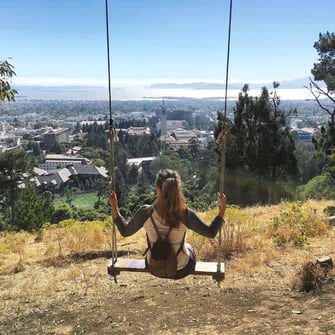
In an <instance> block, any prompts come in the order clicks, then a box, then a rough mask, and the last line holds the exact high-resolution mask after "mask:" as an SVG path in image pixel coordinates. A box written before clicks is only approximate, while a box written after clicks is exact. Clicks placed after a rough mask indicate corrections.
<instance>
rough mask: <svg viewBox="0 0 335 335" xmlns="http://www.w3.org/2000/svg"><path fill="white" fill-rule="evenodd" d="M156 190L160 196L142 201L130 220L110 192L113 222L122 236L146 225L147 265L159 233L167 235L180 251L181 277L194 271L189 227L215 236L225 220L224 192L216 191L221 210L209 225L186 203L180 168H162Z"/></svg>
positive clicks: (174, 248)
mask: <svg viewBox="0 0 335 335" xmlns="http://www.w3.org/2000/svg"><path fill="white" fill-rule="evenodd" d="M156 192H157V198H156V200H155V202H154V203H153V205H152V206H150V205H143V206H142V207H141V208H139V209H138V211H137V212H136V213H135V215H134V216H133V217H132V218H131V220H130V221H129V223H127V222H126V220H125V219H124V218H123V217H122V216H121V215H120V211H119V208H118V201H117V196H116V193H115V192H112V193H111V194H110V196H109V204H110V206H111V207H112V215H113V222H114V223H115V224H116V225H117V227H118V229H119V231H120V233H121V235H122V236H130V235H133V234H135V233H136V232H137V231H138V230H139V229H140V228H142V227H143V228H144V229H145V231H146V234H147V239H148V252H147V254H146V264H147V266H148V264H149V263H150V257H151V248H152V246H153V245H154V243H155V242H156V241H157V239H158V238H159V236H168V240H169V242H170V244H171V245H172V248H173V250H174V252H175V254H176V255H177V272H176V275H175V276H174V277H173V278H174V279H180V278H183V277H185V276H187V275H188V274H190V273H192V272H193V271H194V268H195V263H196V256H195V253H194V251H193V249H192V247H191V245H190V244H189V243H186V241H185V234H186V230H187V228H188V229H191V230H193V231H195V232H197V233H199V234H201V235H203V236H206V237H209V238H214V237H215V236H216V234H217V232H218V231H219V229H220V228H221V226H222V224H223V223H224V219H223V217H224V214H225V210H226V197H225V195H224V194H221V193H218V194H217V201H218V207H219V213H218V215H217V216H216V217H215V218H214V220H213V221H212V223H211V224H210V225H209V226H208V225H207V224H206V223H205V222H203V221H202V220H201V219H200V218H199V217H198V216H197V215H196V214H195V212H194V211H193V210H192V209H190V208H188V207H187V206H186V203H185V199H184V195H183V192H182V186H181V179H180V176H179V174H178V172H177V171H174V170H170V169H162V170H160V171H159V172H158V173H157V176H156ZM155 226H156V227H155ZM158 235H159V236H158Z"/></svg>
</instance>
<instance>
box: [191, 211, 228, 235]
mask: <svg viewBox="0 0 335 335" xmlns="http://www.w3.org/2000/svg"><path fill="white" fill-rule="evenodd" d="M185 224H186V226H187V227H188V228H189V229H191V230H193V231H195V232H196V233H198V234H200V235H203V236H205V237H209V238H214V237H215V236H216V234H217V233H218V231H219V229H220V228H221V227H222V225H223V224H224V219H223V218H222V217H221V216H219V215H217V216H216V217H215V218H214V220H213V221H212V222H211V224H210V225H207V224H206V223H205V222H204V221H203V220H201V219H200V218H199V216H198V215H197V214H195V213H194V212H193V210H192V209H188V216H187V221H186V222H185Z"/></svg>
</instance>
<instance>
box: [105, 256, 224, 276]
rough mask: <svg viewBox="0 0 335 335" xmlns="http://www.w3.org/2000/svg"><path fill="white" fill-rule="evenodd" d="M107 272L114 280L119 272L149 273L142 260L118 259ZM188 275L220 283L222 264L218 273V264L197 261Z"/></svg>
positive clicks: (222, 274)
mask: <svg viewBox="0 0 335 335" xmlns="http://www.w3.org/2000/svg"><path fill="white" fill-rule="evenodd" d="M107 270H108V274H110V275H111V276H113V277H114V278H115V277H116V276H117V275H119V274H120V273H121V272H149V271H148V269H147V268H146V266H145V260H144V259H143V258H141V259H137V258H118V259H117V260H116V262H115V263H114V264H113V260H111V261H110V263H109V265H108V267H107ZM190 274H192V275H200V276H212V278H213V279H215V280H216V281H222V280H223V279H224V276H225V267H224V263H220V269H219V271H218V263H216V262H202V261H198V262H196V265H195V270H194V271H193V272H192V273H190Z"/></svg>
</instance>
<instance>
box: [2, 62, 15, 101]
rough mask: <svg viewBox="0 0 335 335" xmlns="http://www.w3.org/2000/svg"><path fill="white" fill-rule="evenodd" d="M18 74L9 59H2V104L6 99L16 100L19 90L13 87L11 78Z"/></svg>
mask: <svg viewBox="0 0 335 335" xmlns="http://www.w3.org/2000/svg"><path fill="white" fill-rule="evenodd" d="M14 76H16V73H15V71H14V66H13V65H12V64H10V63H9V62H8V61H7V60H2V61H0V104H1V103H3V102H4V101H6V100H7V101H14V100H15V95H16V94H17V90H15V89H13V88H12V87H11V82H10V79H11V78H12V77H14Z"/></svg>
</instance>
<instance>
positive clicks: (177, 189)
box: [156, 169, 186, 227]
mask: <svg viewBox="0 0 335 335" xmlns="http://www.w3.org/2000/svg"><path fill="white" fill-rule="evenodd" d="M156 187H158V188H159V190H160V199H161V203H159V207H158V208H157V209H158V214H159V215H160V216H161V217H162V219H163V220H165V222H166V224H168V225H169V226H172V227H176V226H178V225H179V223H180V221H181V220H182V218H183V216H184V215H185V213H186V203H185V198H184V194H183V191H182V185H181V179H180V175H179V173H178V172H177V171H175V170H171V169H162V170H159V171H158V173H157V175H156Z"/></svg>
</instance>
